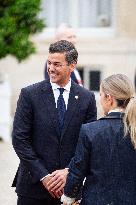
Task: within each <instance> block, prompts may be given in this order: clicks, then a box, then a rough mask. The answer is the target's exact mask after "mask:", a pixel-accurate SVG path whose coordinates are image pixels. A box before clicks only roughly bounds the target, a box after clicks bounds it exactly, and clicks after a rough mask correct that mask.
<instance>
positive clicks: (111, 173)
mask: <svg viewBox="0 0 136 205" xmlns="http://www.w3.org/2000/svg"><path fill="white" fill-rule="evenodd" d="M85 176H86V181H85V184H84V188H83V200H82V202H81V205H92V204H93V205H136V151H135V150H134V147H133V145H132V143H131V140H130V137H129V136H124V126H123V121H122V114H121V113H116V112H113V113H110V114H109V115H108V116H106V117H104V118H101V119H100V120H98V121H96V122H92V123H89V124H86V125H83V127H82V129H81V133H80V137H79V142H78V145H77V150H76V155H75V157H74V158H73V159H72V161H71V163H70V174H69V175H68V179H67V183H66V187H65V194H66V195H67V196H70V197H75V196H77V193H78V190H79V189H80V185H81V184H82V181H83V179H84V177H85Z"/></svg>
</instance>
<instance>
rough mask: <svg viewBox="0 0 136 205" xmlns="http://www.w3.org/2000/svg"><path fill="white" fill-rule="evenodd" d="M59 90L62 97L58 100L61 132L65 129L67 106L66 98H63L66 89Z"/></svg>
mask: <svg viewBox="0 0 136 205" xmlns="http://www.w3.org/2000/svg"><path fill="white" fill-rule="evenodd" d="M58 89H59V91H60V95H59V97H58V100H57V110H58V118H59V127H60V131H61V130H62V128H63V124H64V116H65V112H66V105H65V101H64V98H63V92H64V90H65V89H64V88H58Z"/></svg>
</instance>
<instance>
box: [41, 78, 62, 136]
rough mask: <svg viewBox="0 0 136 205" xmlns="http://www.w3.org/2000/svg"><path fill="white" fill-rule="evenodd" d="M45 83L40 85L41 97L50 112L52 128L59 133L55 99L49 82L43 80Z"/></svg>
mask: <svg viewBox="0 0 136 205" xmlns="http://www.w3.org/2000/svg"><path fill="white" fill-rule="evenodd" d="M45 82H46V83H45V85H44V86H43V87H42V91H43V94H42V98H43V101H44V103H45V106H46V107H47V110H48V112H49V114H50V118H51V121H52V124H53V126H54V128H55V129H56V131H57V134H58V135H60V130H59V124H58V116H57V109H56V104H55V99H54V95H53V91H52V87H51V84H50V83H49V82H48V81H45Z"/></svg>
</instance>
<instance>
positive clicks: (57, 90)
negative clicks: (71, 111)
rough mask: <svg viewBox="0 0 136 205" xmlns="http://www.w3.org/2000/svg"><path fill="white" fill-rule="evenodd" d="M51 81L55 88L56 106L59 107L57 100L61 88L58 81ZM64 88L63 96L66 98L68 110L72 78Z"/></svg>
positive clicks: (53, 88)
mask: <svg viewBox="0 0 136 205" xmlns="http://www.w3.org/2000/svg"><path fill="white" fill-rule="evenodd" d="M50 83H51V86H52V90H53V94H54V98H55V103H56V108H57V100H58V97H59V95H60V91H59V89H58V88H60V86H59V85H57V84H56V83H52V82H50ZM63 88H64V89H65V90H64V92H63V98H64V102H65V105H66V110H67V107H68V99H69V93H70V88H71V79H70V80H69V82H68V84H67V85H66V86H65V87H63Z"/></svg>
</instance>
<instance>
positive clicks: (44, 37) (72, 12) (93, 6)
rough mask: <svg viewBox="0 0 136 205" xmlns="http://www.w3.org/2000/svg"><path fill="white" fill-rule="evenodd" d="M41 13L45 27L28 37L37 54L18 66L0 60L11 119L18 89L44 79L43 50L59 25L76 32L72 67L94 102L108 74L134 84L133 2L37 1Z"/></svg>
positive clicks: (135, 32) (135, 14)
mask: <svg viewBox="0 0 136 205" xmlns="http://www.w3.org/2000/svg"><path fill="white" fill-rule="evenodd" d="M41 8H42V12H41V13H40V17H42V18H44V19H45V22H46V28H45V29H44V30H43V32H42V33H41V34H39V35H37V36H34V37H33V41H34V42H35V44H36V47H37V53H36V54H35V55H32V56H31V57H30V58H29V59H27V60H26V61H24V62H23V63H21V64H19V63H18V62H17V61H16V59H15V58H13V57H11V56H8V57H6V58H5V59H2V60H1V61H0V71H1V72H3V73H4V74H8V78H9V82H10V85H11V90H12V98H11V104H12V114H14V111H15V108H16V100H17V97H18V93H19V92H20V89H21V87H24V86H26V85H29V84H31V83H35V82H38V81H40V80H43V79H44V65H45V62H46V59H47V55H48V47H49V44H50V43H51V42H52V41H53V37H54V33H55V28H56V27H57V26H58V25H59V24H60V23H62V22H66V23H68V24H70V25H71V26H72V27H73V28H74V29H75V30H76V33H77V38H78V42H77V46H76V47H77V49H78V51H79V61H78V67H79V70H80V72H81V74H82V77H83V81H84V86H85V87H86V88H89V89H91V90H93V91H95V93H96V98H98V95H99V93H98V90H99V84H100V82H101V80H102V79H103V78H105V77H107V76H109V75H111V74H114V73H124V74H126V75H127V76H129V77H130V78H131V80H132V82H134V79H135V70H136V21H135V18H136V12H135V8H136V0H133V1H128V0H84V1H82V0H66V1H64V0H43V1H42V5H41ZM97 103H98V100H97ZM99 107H100V106H99V103H98V112H100V111H99Z"/></svg>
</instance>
